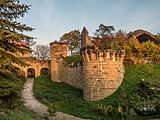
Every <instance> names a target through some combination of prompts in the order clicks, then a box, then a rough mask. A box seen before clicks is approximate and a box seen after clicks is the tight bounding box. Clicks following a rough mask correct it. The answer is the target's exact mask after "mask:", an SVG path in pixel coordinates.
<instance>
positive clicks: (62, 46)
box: [50, 41, 67, 82]
mask: <svg viewBox="0 0 160 120" xmlns="http://www.w3.org/2000/svg"><path fill="white" fill-rule="evenodd" d="M50 50H51V79H52V80H53V81H57V82H58V81H59V82H60V81H61V79H59V78H60V74H59V73H60V71H58V64H57V59H58V58H61V57H66V56H67V43H65V42H57V41H55V42H52V43H50Z"/></svg>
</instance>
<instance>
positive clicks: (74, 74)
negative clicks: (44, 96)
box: [63, 61, 83, 89]
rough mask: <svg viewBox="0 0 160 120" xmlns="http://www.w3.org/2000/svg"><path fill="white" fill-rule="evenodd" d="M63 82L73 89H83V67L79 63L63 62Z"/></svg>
mask: <svg viewBox="0 0 160 120" xmlns="http://www.w3.org/2000/svg"><path fill="white" fill-rule="evenodd" d="M63 66H64V67H63V69H64V72H63V73H64V74H63V81H64V82H65V83H67V84H69V85H71V86H73V87H76V88H79V89H83V67H82V63H80V62H78V63H77V62H71V63H68V62H65V61H64V62H63Z"/></svg>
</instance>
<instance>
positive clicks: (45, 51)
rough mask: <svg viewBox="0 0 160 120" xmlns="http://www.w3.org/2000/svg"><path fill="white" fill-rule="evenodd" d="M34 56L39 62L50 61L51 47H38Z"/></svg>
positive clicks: (34, 50)
mask: <svg viewBox="0 0 160 120" xmlns="http://www.w3.org/2000/svg"><path fill="white" fill-rule="evenodd" d="M33 56H34V57H36V58H37V60H49V59H50V47H49V45H36V46H35V47H34V49H33Z"/></svg>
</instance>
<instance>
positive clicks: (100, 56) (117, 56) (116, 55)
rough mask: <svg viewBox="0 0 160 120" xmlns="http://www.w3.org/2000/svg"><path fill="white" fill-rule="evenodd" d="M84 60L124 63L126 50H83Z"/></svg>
mask: <svg viewBox="0 0 160 120" xmlns="http://www.w3.org/2000/svg"><path fill="white" fill-rule="evenodd" d="M81 53H82V58H83V61H84V62H89V61H123V60H124V55H125V51H124V50H111V49H106V50H99V49H95V48H94V49H93V48H87V47H85V48H83V50H82V52H81Z"/></svg>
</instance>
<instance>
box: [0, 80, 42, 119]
mask: <svg viewBox="0 0 160 120" xmlns="http://www.w3.org/2000/svg"><path fill="white" fill-rule="evenodd" d="M24 83H25V80H20V81H19V82H18V86H19V87H20V88H21V87H22V86H23V85H24ZM19 94H21V93H19ZM16 104H17V107H16V108H14V109H13V110H10V109H7V108H1V107H0V112H4V113H5V114H6V115H7V117H5V116H2V115H0V120H44V119H42V118H41V117H40V116H39V115H37V114H35V113H33V112H31V111H29V110H28V109H27V108H26V107H25V106H24V105H23V102H22V100H21V98H20V97H19V99H18V100H17V103H16Z"/></svg>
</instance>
